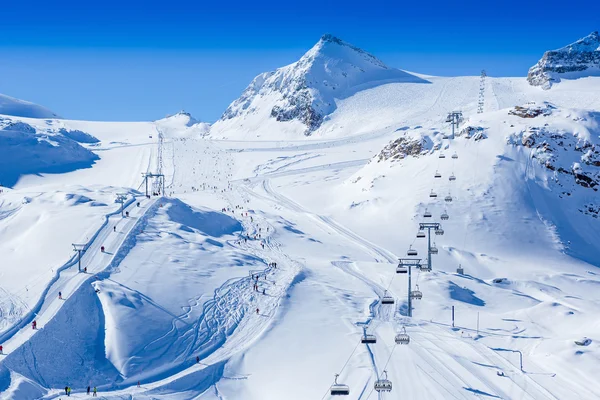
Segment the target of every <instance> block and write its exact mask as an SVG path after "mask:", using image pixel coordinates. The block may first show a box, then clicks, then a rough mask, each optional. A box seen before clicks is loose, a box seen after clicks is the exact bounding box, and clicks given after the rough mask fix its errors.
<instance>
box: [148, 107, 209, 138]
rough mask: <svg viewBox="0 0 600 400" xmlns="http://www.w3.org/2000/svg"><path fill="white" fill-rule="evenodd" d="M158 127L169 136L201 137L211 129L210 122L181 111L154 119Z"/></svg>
mask: <svg viewBox="0 0 600 400" xmlns="http://www.w3.org/2000/svg"><path fill="white" fill-rule="evenodd" d="M154 124H155V125H156V128H157V129H158V130H159V131H160V132H161V133H162V134H163V135H164V136H165V137H168V138H179V139H181V138H192V139H193V138H196V139H198V138H201V137H203V136H205V135H206V134H208V132H209V131H210V124H208V123H206V122H200V121H198V120H197V119H195V118H194V117H192V115H191V114H190V113H187V112H185V111H180V112H178V113H176V114H173V115H169V116H168V117H166V118H163V119H159V120H156V121H154Z"/></svg>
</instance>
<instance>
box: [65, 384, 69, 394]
mask: <svg viewBox="0 0 600 400" xmlns="http://www.w3.org/2000/svg"><path fill="white" fill-rule="evenodd" d="M65 394H66V395H69V386H65Z"/></svg>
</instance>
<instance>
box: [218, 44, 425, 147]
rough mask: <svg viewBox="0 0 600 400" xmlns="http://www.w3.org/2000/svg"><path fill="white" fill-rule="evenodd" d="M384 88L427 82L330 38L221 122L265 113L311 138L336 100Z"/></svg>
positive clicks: (251, 91) (264, 77) (250, 91)
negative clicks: (391, 84)
mask: <svg viewBox="0 0 600 400" xmlns="http://www.w3.org/2000/svg"><path fill="white" fill-rule="evenodd" d="M386 82H426V81H424V80H423V79H421V78H419V77H417V76H414V75H411V74H409V73H407V72H404V71H401V70H399V69H395V68H389V67H388V66H386V65H385V64H384V63H383V62H382V61H381V60H379V59H378V58H377V57H375V56H373V55H372V54H369V53H367V52H366V51H364V50H362V49H360V48H358V47H356V46H353V45H351V44H349V43H346V42H344V41H343V40H341V39H339V38H337V37H335V36H332V35H329V34H328V35H324V36H322V37H321V39H320V40H319V41H318V42H317V44H316V45H315V46H313V47H312V48H311V49H310V50H309V51H308V52H306V54H304V55H303V56H302V57H301V58H300V59H299V60H298V61H297V62H295V63H293V64H290V65H288V66H285V67H282V68H279V69H277V70H275V71H272V72H265V73H262V74H260V75H258V76H257V77H256V78H254V80H253V81H252V82H251V83H250V85H249V86H248V87H247V88H246V90H244V92H243V93H242V95H241V96H240V97H239V98H238V99H237V100H235V101H234V102H233V103H231V105H230V106H229V107H228V108H227V110H225V112H224V113H223V116H222V117H221V121H226V120H231V119H234V118H238V117H244V116H246V115H248V114H256V113H263V114H264V115H265V117H266V118H274V119H276V120H277V121H279V122H287V121H294V120H296V121H300V122H301V123H302V124H304V125H305V126H306V131H305V132H304V133H305V135H310V134H311V133H312V132H313V131H315V130H316V129H317V128H319V126H320V125H321V123H322V122H323V120H324V118H325V117H326V116H327V115H328V114H330V113H331V112H333V111H334V110H335V109H336V104H335V99H343V98H345V97H348V96H350V95H352V94H353V93H355V92H356V91H358V90H363V89H367V88H369V87H372V86H376V85H378V84H382V83H386Z"/></svg>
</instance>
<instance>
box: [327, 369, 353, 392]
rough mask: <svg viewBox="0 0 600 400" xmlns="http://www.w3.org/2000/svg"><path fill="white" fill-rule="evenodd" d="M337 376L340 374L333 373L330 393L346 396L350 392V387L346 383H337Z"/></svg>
mask: <svg viewBox="0 0 600 400" xmlns="http://www.w3.org/2000/svg"><path fill="white" fill-rule="evenodd" d="M338 376H340V375H339V374H335V381H334V382H333V385H331V395H332V396H348V395H349V394H350V387H349V386H348V385H344V384H341V383H337V378H338Z"/></svg>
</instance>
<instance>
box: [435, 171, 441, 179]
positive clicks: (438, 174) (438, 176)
mask: <svg viewBox="0 0 600 400" xmlns="http://www.w3.org/2000/svg"><path fill="white" fill-rule="evenodd" d="M433 177H434V178H441V177H442V174H440V173H439V172H438V171H435V175H433Z"/></svg>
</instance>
